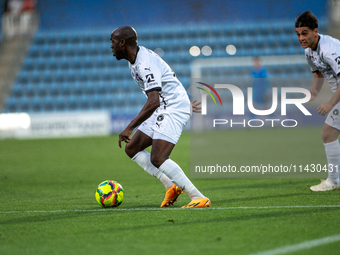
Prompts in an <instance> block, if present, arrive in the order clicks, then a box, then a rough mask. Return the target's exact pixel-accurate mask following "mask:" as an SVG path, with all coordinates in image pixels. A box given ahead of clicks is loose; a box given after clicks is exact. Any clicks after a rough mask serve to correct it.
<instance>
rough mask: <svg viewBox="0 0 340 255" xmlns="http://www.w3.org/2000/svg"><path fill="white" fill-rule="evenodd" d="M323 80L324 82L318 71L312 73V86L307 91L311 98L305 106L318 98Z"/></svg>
mask: <svg viewBox="0 0 340 255" xmlns="http://www.w3.org/2000/svg"><path fill="white" fill-rule="evenodd" d="M324 80H325V79H324V76H323V74H322V73H321V72H320V71H316V72H315V73H314V86H313V87H311V88H310V89H309V91H310V94H311V97H310V100H309V101H308V102H307V104H309V103H310V102H312V101H313V100H314V99H315V98H316V97H317V96H318V94H319V92H320V90H321V88H322V85H323V82H324Z"/></svg>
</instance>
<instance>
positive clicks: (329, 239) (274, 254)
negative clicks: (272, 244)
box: [250, 234, 340, 255]
mask: <svg viewBox="0 0 340 255" xmlns="http://www.w3.org/2000/svg"><path fill="white" fill-rule="evenodd" d="M338 241H340V234H338V235H334V236H326V237H323V238H319V239H314V240H310V241H306V242H302V243H297V244H293V245H287V246H282V247H279V248H276V249H272V250H267V251H260V252H256V253H252V254H250V255H279V254H287V253H291V252H296V251H301V250H306V249H310V248H313V247H316V246H320V245H325V244H329V243H334V242H338Z"/></svg>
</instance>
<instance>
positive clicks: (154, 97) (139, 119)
mask: <svg viewBox="0 0 340 255" xmlns="http://www.w3.org/2000/svg"><path fill="white" fill-rule="evenodd" d="M147 96H148V99H147V101H146V103H145V104H144V106H143V108H142V110H141V111H140V112H139V113H138V115H137V116H136V117H135V118H134V119H133V120H132V121H131V122H130V124H129V125H128V126H127V127H126V128H125V129H124V130H123V131H122V132H121V133H120V134H119V141H118V145H119V147H120V148H122V141H124V142H126V143H128V142H129V141H130V136H131V134H132V132H133V130H134V129H135V128H136V127H138V126H139V125H140V124H142V123H143V122H144V121H145V120H146V119H148V118H149V117H150V116H151V115H152V114H153V112H154V111H155V110H156V109H157V108H158V107H159V92H158V91H156V90H154V91H151V92H148V93H147Z"/></svg>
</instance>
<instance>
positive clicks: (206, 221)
mask: <svg viewBox="0 0 340 255" xmlns="http://www.w3.org/2000/svg"><path fill="white" fill-rule="evenodd" d="M188 210H195V209H185V211H188ZM203 210H204V209H203ZM272 210H275V212H267V213H247V214H246V215H241V216H238V215H235V216H227V217H220V218H214V219H206V214H203V216H202V218H201V219H200V220H194V221H182V222H181V220H177V219H176V216H173V219H172V220H171V221H169V220H167V222H166V223H164V224H154V225H143V226H131V227H121V228H120V227H117V230H121V231H124V230H125V231H131V230H143V229H151V228H159V227H176V226H185V225H197V224H211V223H223V222H233V223H235V222H237V221H248V220H256V219H268V218H279V217H294V218H296V216H297V215H307V216H306V217H308V214H311V213H313V214H314V213H323V212H330V211H340V208H339V207H336V208H308V209H306V208H304V209H303V210H296V209H289V210H290V211H289V212H287V210H288V209H286V208H285V209H272ZM277 210H280V211H277ZM282 210H285V211H284V212H282ZM183 211H184V209H183ZM200 211H201V212H202V210H200ZM234 214H235V213H234ZM210 215H211V214H210ZM188 218H190V216H189V217H188ZM210 226H211V225H207V227H208V228H209V227H210Z"/></svg>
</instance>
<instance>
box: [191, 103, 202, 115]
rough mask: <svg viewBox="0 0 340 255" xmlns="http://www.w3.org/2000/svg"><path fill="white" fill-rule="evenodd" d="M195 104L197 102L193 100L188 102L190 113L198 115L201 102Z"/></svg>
mask: <svg viewBox="0 0 340 255" xmlns="http://www.w3.org/2000/svg"><path fill="white" fill-rule="evenodd" d="M196 102H197V100H194V101H192V102H190V103H191V108H192V111H193V112H197V113H200V112H201V109H202V108H201V107H199V105H200V104H201V102H198V103H196Z"/></svg>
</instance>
